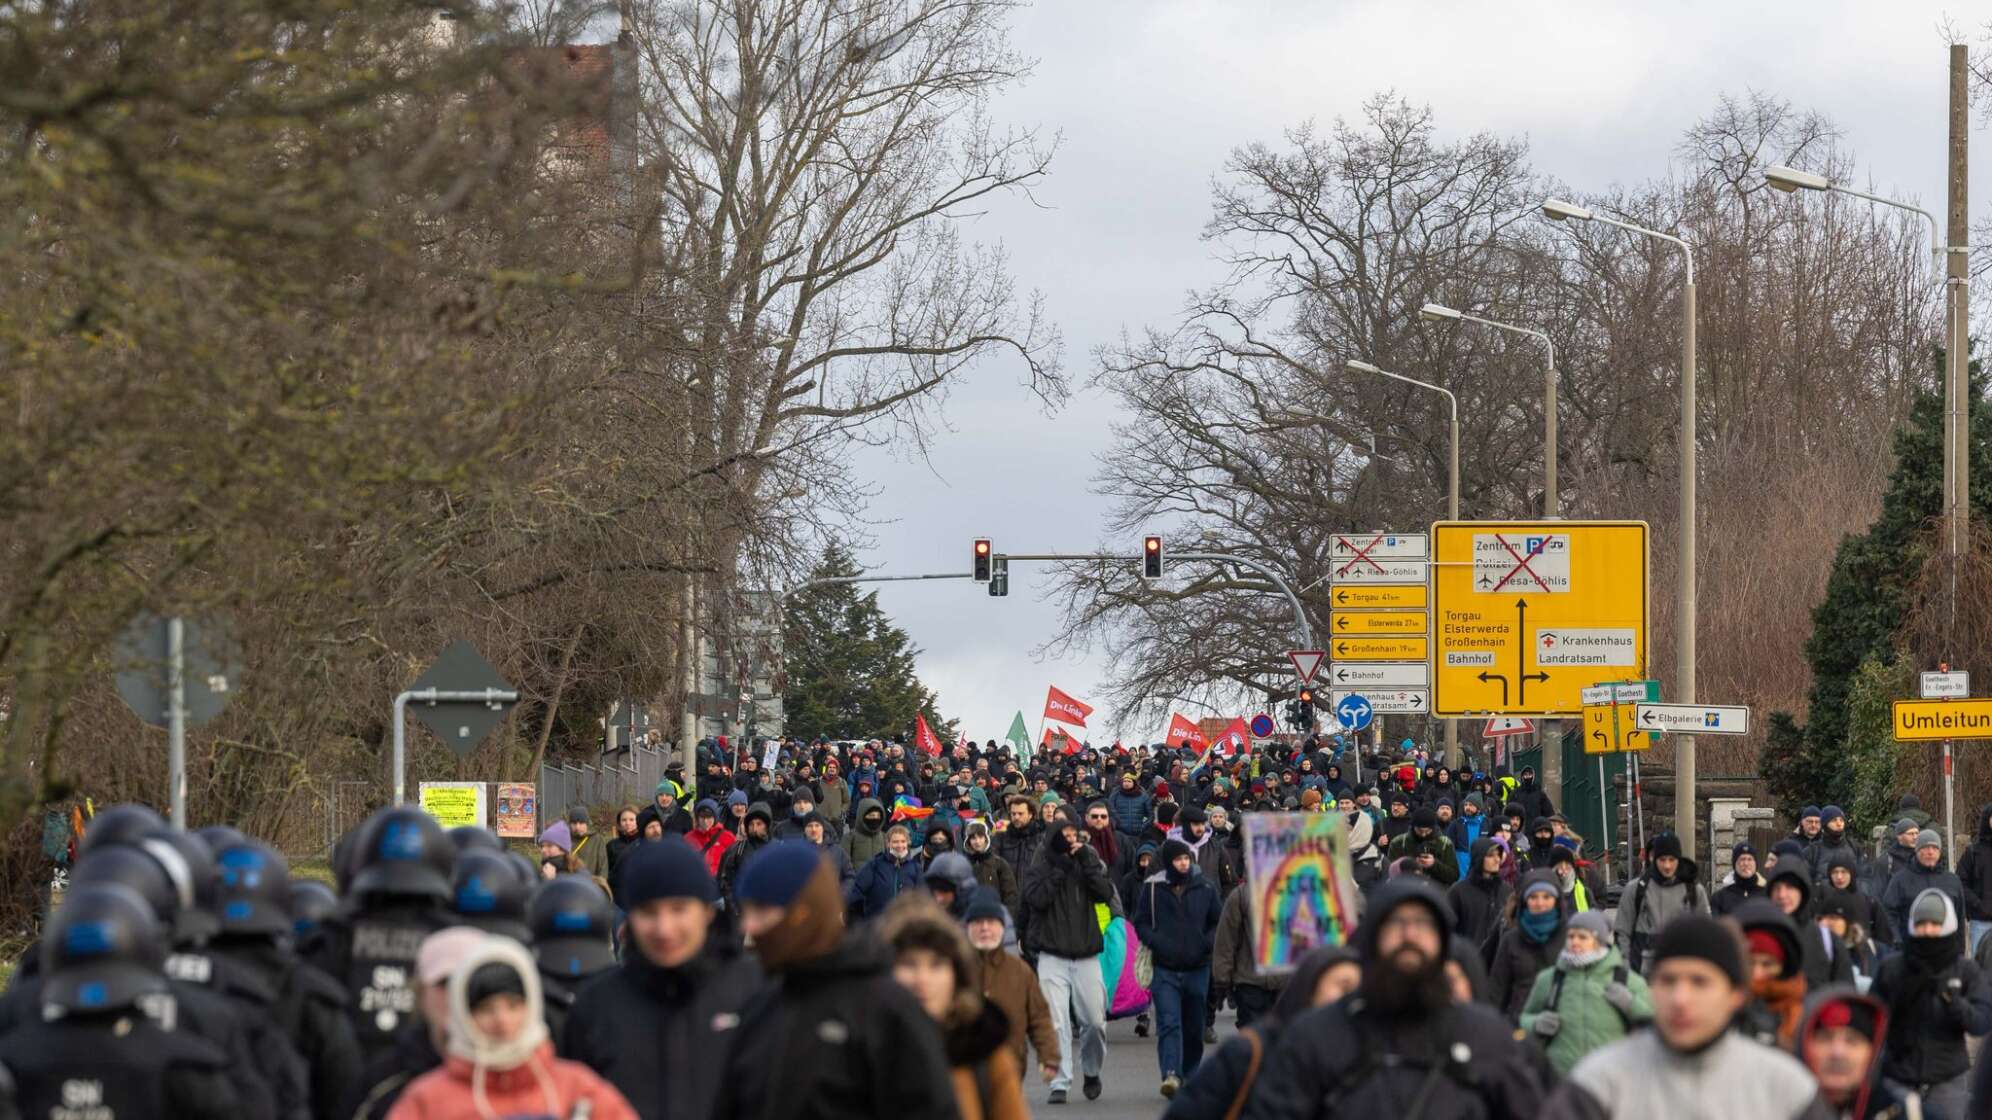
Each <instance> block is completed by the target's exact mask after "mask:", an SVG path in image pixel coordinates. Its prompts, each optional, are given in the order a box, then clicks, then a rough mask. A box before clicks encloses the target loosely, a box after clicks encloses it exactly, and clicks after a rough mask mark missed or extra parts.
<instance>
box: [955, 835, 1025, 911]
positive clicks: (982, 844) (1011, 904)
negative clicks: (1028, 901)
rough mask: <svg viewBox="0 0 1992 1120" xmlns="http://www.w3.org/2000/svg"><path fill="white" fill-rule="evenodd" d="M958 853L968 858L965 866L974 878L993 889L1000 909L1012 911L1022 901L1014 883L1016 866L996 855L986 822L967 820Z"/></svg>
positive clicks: (993, 841)
mask: <svg viewBox="0 0 1992 1120" xmlns="http://www.w3.org/2000/svg"><path fill="white" fill-rule="evenodd" d="M961 850H962V854H963V855H966V856H967V857H968V866H969V867H970V868H971V869H972V870H973V871H974V872H975V881H976V882H977V883H979V884H981V885H982V886H985V887H988V888H989V889H990V890H993V891H995V892H996V897H997V898H998V899H1000V900H1001V901H1002V903H1003V908H1004V909H1006V910H1008V911H1009V912H1010V913H1011V914H1013V915H1014V914H1015V913H1016V912H1017V910H1018V908H1019V907H1020V906H1021V905H1022V903H1023V895H1022V893H1021V891H1020V889H1019V888H1018V886H1017V869H1016V868H1014V867H1012V866H1010V861H1009V860H1007V859H1004V858H1003V857H1002V856H999V855H997V854H996V842H995V840H994V839H992V838H991V837H990V835H989V824H988V822H986V821H970V822H968V825H967V826H966V827H965V828H964V829H963V830H962V840H961Z"/></svg>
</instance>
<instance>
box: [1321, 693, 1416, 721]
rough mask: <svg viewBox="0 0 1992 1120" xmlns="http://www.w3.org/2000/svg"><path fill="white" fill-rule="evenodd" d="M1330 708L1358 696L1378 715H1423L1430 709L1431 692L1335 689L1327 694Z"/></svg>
mask: <svg viewBox="0 0 1992 1120" xmlns="http://www.w3.org/2000/svg"><path fill="white" fill-rule="evenodd" d="M1328 696H1329V699H1330V705H1329V706H1330V707H1331V708H1333V707H1334V706H1336V705H1339V704H1341V702H1342V701H1343V699H1345V698H1346V697H1350V696H1360V697H1362V698H1363V699H1365V700H1367V701H1369V703H1370V710H1371V711H1373V712H1376V713H1378V714H1380V715H1409V716H1416V715H1423V714H1425V713H1426V712H1428V711H1430V710H1431V708H1432V690H1431V689H1428V688H1399V689H1387V690H1386V689H1369V688H1364V689H1354V688H1336V689H1330V690H1329V692H1328Z"/></svg>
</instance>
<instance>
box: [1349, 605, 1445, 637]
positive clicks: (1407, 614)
mask: <svg viewBox="0 0 1992 1120" xmlns="http://www.w3.org/2000/svg"><path fill="white" fill-rule="evenodd" d="M1328 626H1329V628H1330V629H1332V630H1333V631H1335V633H1337V634H1423V633H1425V632H1427V631H1428V630H1430V629H1431V626H1432V624H1431V622H1430V621H1428V620H1427V618H1426V616H1425V612H1424V611H1356V612H1353V613H1351V612H1347V611H1336V612H1335V613H1334V614H1332V615H1331V616H1330V617H1329V620H1328Z"/></svg>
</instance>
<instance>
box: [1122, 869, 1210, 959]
mask: <svg viewBox="0 0 1992 1120" xmlns="http://www.w3.org/2000/svg"><path fill="white" fill-rule="evenodd" d="M1169 876H1170V872H1169V870H1168V869H1164V870H1162V871H1157V872H1156V873H1155V874H1153V875H1150V876H1149V877H1148V878H1147V879H1145V880H1143V881H1142V884H1141V893H1140V894H1138V895H1136V896H1135V898H1134V900H1133V906H1134V932H1135V933H1136V934H1137V935H1139V936H1140V937H1141V943H1142V945H1144V946H1146V947H1147V949H1148V951H1149V953H1150V954H1151V955H1152V956H1153V957H1154V959H1155V965H1156V967H1157V968H1171V969H1175V970H1177V971H1179V972H1190V971H1194V970H1196V969H1199V968H1204V967H1206V966H1208V965H1209V964H1210V958H1211V952H1212V950H1213V949H1214V948H1215V947H1216V944H1217V918H1218V914H1219V912H1220V911H1221V910H1222V909H1223V907H1224V903H1223V902H1222V901H1220V900H1219V898H1218V895H1217V888H1216V887H1215V886H1212V885H1211V882H1210V880H1209V879H1207V878H1205V877H1204V874H1203V872H1202V871H1200V870H1198V869H1197V868H1196V867H1194V866H1192V867H1191V868H1190V874H1189V877H1188V878H1186V879H1184V880H1183V881H1182V882H1181V883H1174V882H1171V881H1170V878H1169Z"/></svg>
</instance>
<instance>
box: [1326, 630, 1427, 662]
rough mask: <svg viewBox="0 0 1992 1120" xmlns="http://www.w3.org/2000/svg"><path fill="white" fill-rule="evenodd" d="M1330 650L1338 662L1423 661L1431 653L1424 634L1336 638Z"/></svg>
mask: <svg viewBox="0 0 1992 1120" xmlns="http://www.w3.org/2000/svg"><path fill="white" fill-rule="evenodd" d="M1328 648H1329V649H1330V650H1331V651H1332V652H1333V654H1334V658H1335V660H1337V661H1423V660H1425V658H1426V656H1427V655H1428V654H1429V653H1430V650H1429V649H1428V648H1427V643H1426V641H1425V636H1424V635H1423V634H1420V635H1418V636H1417V637H1415V638H1336V639H1335V640H1334V642H1333V643H1331V644H1330V645H1329V647H1328Z"/></svg>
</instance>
